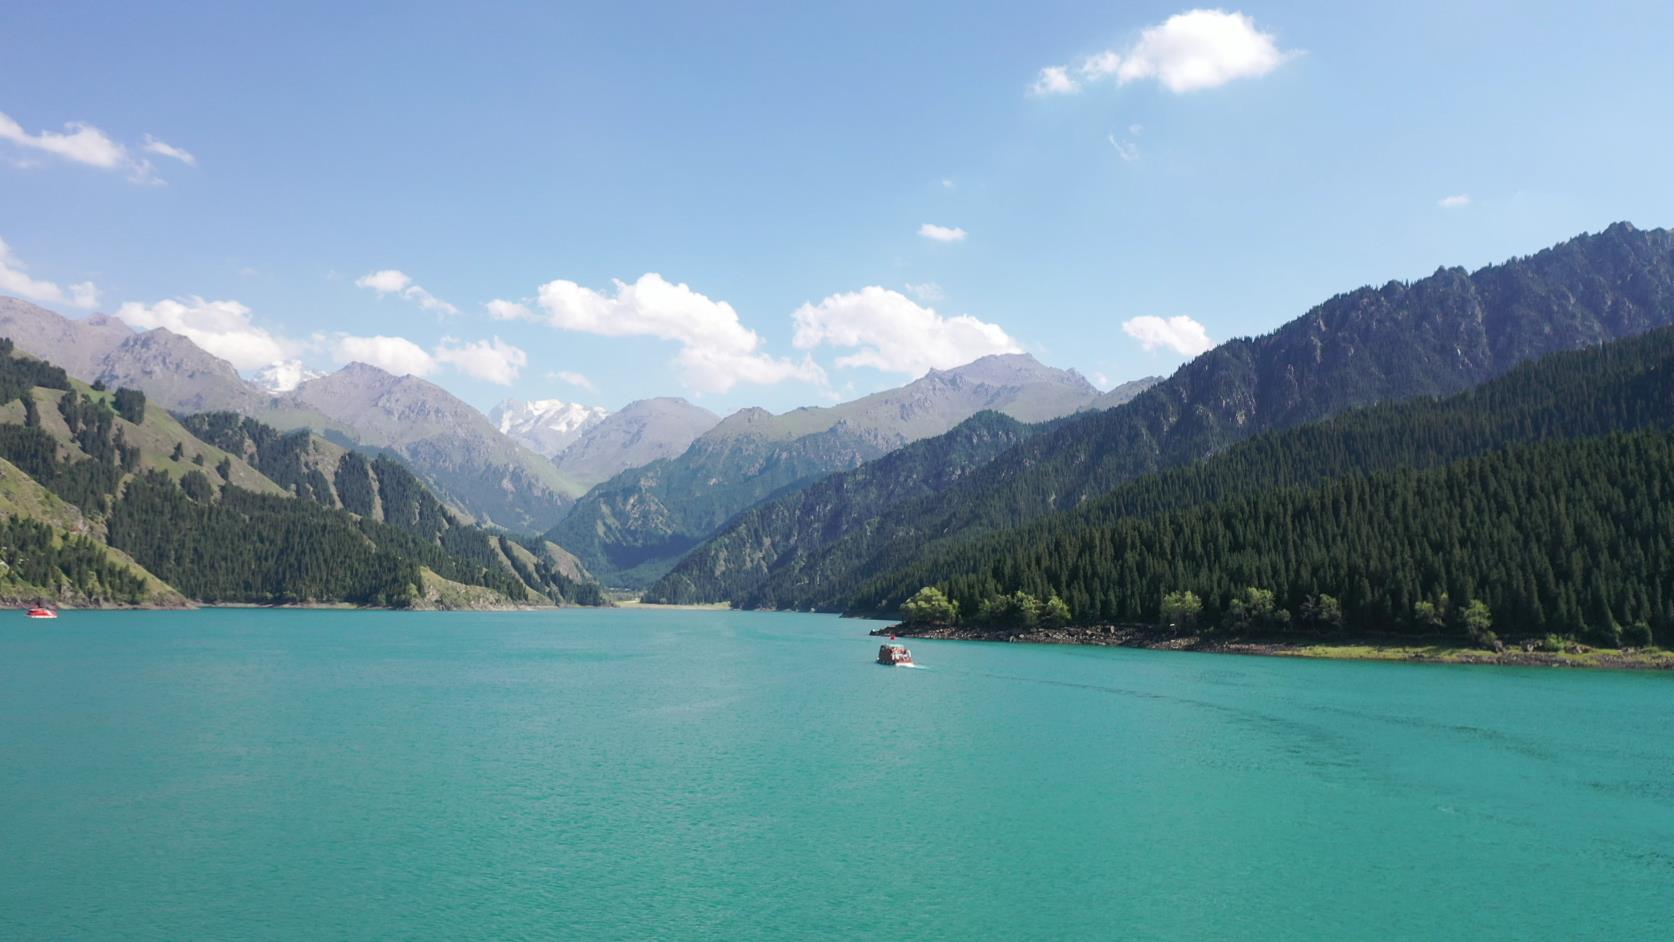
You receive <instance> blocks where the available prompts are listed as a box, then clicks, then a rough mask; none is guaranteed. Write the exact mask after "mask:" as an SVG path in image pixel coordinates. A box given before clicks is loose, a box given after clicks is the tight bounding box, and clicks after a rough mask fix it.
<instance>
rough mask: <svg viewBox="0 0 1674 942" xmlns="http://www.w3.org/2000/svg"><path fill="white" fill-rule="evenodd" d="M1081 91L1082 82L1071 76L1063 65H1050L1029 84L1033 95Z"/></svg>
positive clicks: (1067, 93) (1070, 93)
mask: <svg viewBox="0 0 1674 942" xmlns="http://www.w3.org/2000/svg"><path fill="white" fill-rule="evenodd" d="M1078 91H1081V83H1080V82H1077V81H1076V80H1075V79H1073V78H1070V74H1069V70H1068V69H1066V68H1064V67H1063V66H1061V65H1049V66H1047V67H1046V68H1044V69H1041V70H1040V74H1039V75H1037V76H1035V83H1034V84H1033V85H1030V86H1029V94H1031V95H1073V94H1075V93H1076V92H1078Z"/></svg>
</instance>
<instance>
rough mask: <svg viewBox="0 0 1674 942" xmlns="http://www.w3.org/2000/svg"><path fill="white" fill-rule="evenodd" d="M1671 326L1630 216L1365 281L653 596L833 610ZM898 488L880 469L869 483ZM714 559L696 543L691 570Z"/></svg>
mask: <svg viewBox="0 0 1674 942" xmlns="http://www.w3.org/2000/svg"><path fill="white" fill-rule="evenodd" d="M1671 322H1674V234H1671V233H1670V232H1668V231H1667V230H1655V229H1654V230H1648V231H1644V230H1638V229H1635V228H1634V227H1633V226H1631V225H1628V224H1626V223H1618V224H1616V225H1613V226H1611V227H1609V228H1608V229H1606V230H1605V231H1604V232H1601V233H1598V234H1593V235H1584V236H1580V237H1577V238H1575V239H1571V240H1569V241H1568V242H1565V243H1563V244H1561V245H1558V246H1555V247H1553V248H1550V249H1547V250H1545V251H1542V252H1540V253H1537V254H1535V255H1532V256H1528V257H1524V258H1518V259H1513V260H1511V261H1508V262H1505V263H1503V264H1500V265H1492V266H1488V267H1485V268H1482V269H1480V270H1478V271H1476V272H1474V273H1472V272H1466V271H1465V270H1463V269H1459V268H1444V269H1441V270H1439V271H1437V272H1436V273H1435V274H1433V275H1431V276H1429V277H1427V278H1424V279H1421V280H1419V281H1415V282H1411V283H1406V282H1390V283H1388V284H1385V285H1383V286H1382V287H1377V288H1373V287H1366V288H1361V289H1358V290H1356V291H1352V292H1349V293H1347V294H1342V295H1339V296H1337V297H1334V298H1332V299H1330V300H1328V301H1326V302H1325V303H1323V304H1321V305H1319V306H1317V307H1315V308H1314V309H1312V310H1310V311H1308V312H1307V313H1306V314H1304V315H1303V316H1301V317H1299V318H1297V319H1296V320H1293V321H1291V322H1289V323H1287V324H1285V325H1283V326H1281V327H1280V328H1278V329H1277V330H1275V331H1273V332H1271V333H1269V334H1266V335H1264V336H1261V337H1256V338H1240V339H1235V340H1232V341H1228V342H1227V343H1224V344H1221V345H1220V346H1218V347H1216V348H1215V349H1213V350H1210V351H1209V352H1207V353H1205V354H1203V355H1201V356H1199V357H1197V358H1196V359H1194V360H1192V361H1191V362H1189V363H1187V364H1186V365H1185V366H1183V367H1181V368H1180V369H1179V370H1178V371H1177V372H1176V373H1175V374H1174V375H1173V376H1171V377H1169V378H1168V379H1167V380H1165V381H1163V382H1161V383H1157V384H1156V385H1154V386H1152V387H1150V388H1149V389H1146V390H1145V391H1144V392H1142V393H1140V394H1139V395H1138V396H1136V397H1134V398H1133V400H1132V401H1130V402H1128V403H1127V404H1125V405H1122V406H1119V407H1116V408H1112V409H1107V410H1102V411H1093V412H1088V413H1086V414H1083V415H1079V416H1075V417H1073V418H1071V419H1067V420H1064V421H1062V422H1059V423H1057V424H1056V425H1055V426H1054V427H1052V428H1050V429H1047V430H1044V431H1042V432H1041V433H1040V434H1036V435H1033V436H1030V437H1028V438H1027V439H1026V440H1024V441H1021V442H1019V443H1018V444H1017V445H1015V446H1013V447H1011V448H1009V449H1007V450H1006V451H1004V452H1003V453H1001V454H1000V455H998V456H997V457H995V458H994V459H993V460H992V461H990V462H988V463H987V464H985V465H983V466H982V467H980V468H977V469H975V470H972V471H970V472H969V473H967V474H965V475H963V476H962V477H961V478H960V479H959V480H958V481H957V482H955V483H953V484H952V485H951V486H949V487H947V488H946V489H945V490H942V491H939V492H937V493H934V494H930V495H922V496H919V497H916V498H913V499H910V500H907V501H904V502H898V503H895V502H880V503H875V504H872V505H870V506H861V507H857V508H853V509H851V510H849V511H847V512H845V514H844V517H845V519H846V520H848V521H850V522H849V523H848V524H847V525H846V526H845V527H844V529H843V532H841V533H840V534H828V535H827V538H826V541H825V542H826V544H827V545H824V546H822V547H821V548H820V549H819V550H818V551H817V552H815V553H813V554H810V555H807V556H802V555H798V556H795V557H793V558H794V559H795V565H794V566H788V567H784V568H782V569H779V570H775V571H774V572H772V573H771V574H770V575H768V576H767V577H766V578H762V577H761V575H760V573H759V572H750V571H743V570H740V572H741V573H742V575H741V577H740V578H739V579H737V580H734V579H732V578H730V577H729V576H728V575H727V574H726V573H719V574H718V573H716V572H715V571H714V569H715V567H714V566H713V565H712V566H711V567H710V570H709V571H707V572H691V573H680V574H678V575H679V577H680V579H681V580H682V581H680V582H678V583H677V582H674V581H672V580H671V581H668V582H665V583H663V584H660V585H657V586H654V587H653V589H652V593H653V595H659V596H660V595H665V594H666V595H668V596H671V597H680V598H682V599H684V600H689V601H721V600H728V601H733V602H735V603H737V604H741V605H746V606H759V607H782V608H797V609H807V608H816V609H821V610H842V609H843V608H845V607H847V605H848V604H849V602H850V601H851V599H852V598H853V596H854V593H855V592H856V591H858V590H859V588H860V587H861V586H862V585H863V584H865V583H866V582H867V581H869V580H870V579H872V578H874V577H878V576H880V575H882V574H886V573H890V572H896V571H901V570H905V569H907V568H908V567H910V566H912V565H913V563H914V561H915V560H918V559H920V558H926V556H927V554H929V553H933V552H938V551H939V547H940V546H941V545H943V544H947V543H954V542H957V541H960V540H965V539H970V538H972V537H973V536H976V535H980V534H982V533H986V532H992V531H996V530H1002V529H1005V528H1008V527H1015V526H1017V525H1020V524H1023V523H1025V522H1027V521H1029V520H1033V519H1036V518H1039V517H1042V516H1044V515H1046V514H1049V513H1054V512H1057V511H1063V510H1069V509H1073V508H1075V507H1077V506H1079V505H1080V504H1082V503H1084V502H1085V501H1087V500H1090V499H1092V498H1095V497H1097V496H1099V495H1101V494H1103V493H1106V492H1108V491H1110V490H1111V489H1112V488H1114V487H1115V486H1117V485H1118V484H1120V483H1121V482H1123V481H1125V480H1129V479H1131V478H1134V477H1136V476H1139V475H1142V474H1146V473H1150V472H1154V471H1157V470H1160V469H1163V468H1168V467H1175V466H1179V465H1184V464H1188V463H1190V462H1192V461H1196V460H1199V459H1202V458H1205V457H1207V456H1210V455H1213V454H1215V453H1217V452H1219V451H1222V450H1224V449H1225V448H1227V447H1228V446H1230V445H1232V444H1234V443H1236V442H1238V441H1241V440H1243V439H1246V438H1249V437H1251V436H1253V435H1256V434H1259V433H1261V432H1264V431H1268V430H1273V429H1284V428H1291V427H1295V426H1297V425H1301V424H1303V423H1306V422H1309V421H1314V420H1318V419H1321V418H1325V417H1328V416H1331V415H1334V414H1336V413H1339V412H1342V411H1344V410H1346V409H1351V408H1354V407H1357V406H1363V405H1368V404H1372V403H1376V402H1381V401H1386V400H1394V399H1404V398H1410V397H1414V396H1434V395H1446V394H1451V393H1455V392H1458V391H1461V390H1464V389H1466V388H1469V387H1471V386H1473V385H1476V384H1478V383H1481V382H1483V381H1485V380H1488V379H1491V378H1493V377H1495V376H1498V375H1500V374H1502V373H1504V372H1505V371H1506V370H1508V369H1510V368H1511V367H1513V366H1515V365H1516V364H1518V363H1520V362H1523V361H1526V360H1529V359H1532V358H1535V357H1538V356H1541V355H1544V354H1547V353H1551V352H1554V351H1559V350H1566V349H1576V348H1582V347H1587V346H1592V345H1597V344H1600V343H1604V342H1607V341H1609V340H1612V339H1615V338H1620V337H1627V336H1632V335H1635V334H1639V333H1643V332H1645V331H1647V330H1650V329H1652V328H1655V327H1660V326H1665V325H1668V324H1669V323H1671ZM843 484H844V482H843V481H833V482H832V486H833V487H841V486H842V485H843ZM903 486H907V485H906V484H904V485H903ZM891 490H892V489H891V487H890V486H889V484H888V483H887V482H877V481H873V482H871V483H870V484H869V485H868V486H867V487H866V488H864V489H863V493H866V494H878V493H889V492H890V491H891ZM746 522H747V521H745V520H744V519H742V518H741V520H740V521H739V523H740V524H744V523H746ZM750 522H753V521H750ZM798 526H800V524H799V523H798V522H794V521H792V522H787V523H785V524H784V526H783V528H782V529H777V530H775V531H774V532H772V533H768V534H762V533H738V534H735V533H732V532H727V531H723V532H722V533H720V534H719V535H717V536H716V537H714V539H715V540H716V541H724V542H726V543H729V544H743V545H749V544H755V545H762V544H766V543H772V544H774V545H778V544H782V543H788V542H791V541H793V540H794V539H795V535H794V532H795V531H796V529H797V528H798ZM709 558H710V557H709V555H708V554H707V551H705V552H702V553H700V554H698V555H697V556H694V557H693V559H694V563H693V564H694V565H698V564H699V561H702V560H707V559H709ZM729 572H730V570H729Z"/></svg>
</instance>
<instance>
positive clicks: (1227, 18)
mask: <svg viewBox="0 0 1674 942" xmlns="http://www.w3.org/2000/svg"><path fill="white" fill-rule="evenodd" d="M1296 55H1297V54H1296V53H1295V52H1287V51H1282V50H1280V49H1279V46H1278V42H1277V40H1276V38H1275V37H1274V35H1273V34H1272V33H1264V32H1262V31H1261V30H1259V29H1257V28H1256V25H1255V20H1253V19H1251V18H1250V17H1249V16H1247V15H1245V14H1243V13H1229V12H1227V11H1225V10H1188V11H1186V12H1184V13H1176V14H1174V15H1173V16H1171V17H1169V18H1168V19H1166V20H1164V21H1163V22H1161V23H1159V24H1157V25H1156V26H1151V27H1148V28H1146V29H1145V30H1143V31H1142V32H1141V33H1140V34H1139V39H1138V41H1136V42H1135V43H1134V44H1133V45H1132V46H1130V47H1129V48H1128V49H1127V50H1125V51H1123V52H1117V51H1116V50H1114V49H1106V50H1104V51H1103V52H1099V53H1096V54H1094V55H1091V56H1088V57H1087V58H1086V59H1084V60H1082V63H1081V66H1080V68H1079V69H1078V70H1077V72H1078V73H1079V74H1080V75H1081V76H1082V78H1084V79H1086V80H1088V81H1096V80H1098V79H1101V78H1105V77H1108V76H1112V75H1113V76H1115V78H1116V82H1117V84H1120V85H1126V84H1128V83H1130V82H1137V81H1141V80H1145V79H1154V80H1156V81H1157V82H1158V83H1160V84H1161V85H1162V86H1163V87H1164V88H1166V89H1168V90H1169V91H1171V92H1174V93H1175V94H1182V93H1185V92H1194V91H1198V90H1200V89H1205V88H1216V87H1218V86H1221V85H1225V84H1226V83H1228V82H1232V81H1236V80H1238V79H1246V78H1259V77H1260V76H1263V75H1266V74H1267V73H1269V72H1272V71H1273V70H1274V69H1277V68H1278V67H1279V66H1281V65H1283V64H1285V62H1287V61H1289V60H1290V59H1292V58H1294V57H1295V56H1296ZM1080 87H1081V86H1080V84H1079V83H1077V82H1076V81H1075V79H1073V78H1071V77H1070V76H1069V74H1068V73H1067V72H1066V71H1065V70H1064V69H1063V68H1062V67H1061V66H1052V67H1048V68H1045V69H1042V70H1041V72H1040V77H1039V78H1037V79H1036V80H1035V84H1034V86H1033V87H1032V90H1033V91H1034V93H1035V94H1037V95H1046V94H1053V93H1066V92H1074V91H1078V90H1080ZM1133 133H1134V134H1138V133H1139V132H1138V131H1137V130H1135V131H1134V132H1133Z"/></svg>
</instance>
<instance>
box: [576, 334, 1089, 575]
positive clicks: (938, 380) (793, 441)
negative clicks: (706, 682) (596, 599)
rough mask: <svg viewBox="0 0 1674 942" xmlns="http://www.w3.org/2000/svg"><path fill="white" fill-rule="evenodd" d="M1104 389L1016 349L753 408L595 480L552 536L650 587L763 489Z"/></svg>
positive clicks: (1065, 408) (1079, 403) (1054, 410)
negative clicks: (832, 396)
mask: <svg viewBox="0 0 1674 942" xmlns="http://www.w3.org/2000/svg"><path fill="white" fill-rule="evenodd" d="M1098 396H1099V391H1098V390H1097V389H1096V388H1095V387H1094V386H1093V385H1092V384H1091V383H1088V382H1087V381H1086V380H1085V379H1083V378H1082V377H1081V376H1080V374H1078V373H1075V372H1074V371H1068V370H1057V369H1052V368H1050V367H1046V366H1043V365H1041V364H1040V363H1038V362H1036V361H1035V360H1034V358H1032V357H1030V356H1027V355H1024V354H1013V355H1005V356H989V357H983V358H982V359H979V360H976V361H974V362H972V363H969V364H966V365H965V366H962V367H959V368H957V369H952V370H932V371H931V372H930V373H929V374H927V375H925V376H924V377H922V378H920V379H918V380H916V381H914V382H912V383H908V384H907V385H905V386H902V387H900V388H897V389H890V390H886V391H884V392H879V393H874V394H873V395H870V396H865V397H863V398H860V399H856V400H854V401H852V402H846V403H842V404H840V405H836V406H826V407H808V408H802V409H796V410H793V411H791V412H787V413H785V414H783V415H773V414H772V413H769V412H767V411H766V410H765V409H744V410H741V411H739V412H736V413H734V414H732V415H731V416H728V417H727V418H726V419H725V420H723V421H722V422H721V423H720V424H719V425H717V426H715V427H714V428H713V429H710V430H709V431H708V432H705V433H704V434H703V435H702V436H700V437H699V438H698V439H697V440H696V441H694V442H693V443H692V445H691V447H690V448H688V449H687V450H686V451H685V452H684V453H682V454H681V455H680V456H678V457H676V458H668V459H663V460H660V461H654V462H652V463H650V464H648V465H646V466H644V467H640V468H634V469H631V470H628V471H624V472H622V473H621V474H618V475H616V476H615V477H613V478H611V479H610V480H608V481H605V482H604V483H602V484H600V485H598V486H597V487H594V488H593V489H592V490H591V491H588V492H587V494H586V496H585V497H583V498H582V499H581V500H580V501H578V502H577V504H576V506H575V509H574V510H572V511H571V512H570V514H569V515H568V516H567V517H565V518H564V520H563V521H562V522H560V523H559V524H558V526H557V527H555V528H554V529H553V530H552V531H551V533H550V534H549V536H550V537H551V539H552V540H553V541H554V542H556V543H558V544H560V545H562V546H565V547H568V548H569V549H570V550H572V551H573V552H575V553H576V555H577V556H579V557H580V558H581V559H582V561H583V562H584V563H586V565H587V567H588V568H589V569H591V570H592V571H593V572H594V573H596V574H598V575H599V576H600V577H601V578H603V579H607V580H610V581H613V582H615V583H617V584H622V585H644V584H647V583H649V582H650V581H652V580H654V579H655V578H656V577H658V576H660V575H662V573H663V572H666V571H667V570H668V568H669V567H670V566H672V565H673V564H674V562H675V561H677V560H678V559H679V558H680V557H681V556H682V555H684V554H685V553H686V552H687V551H688V550H690V549H691V548H692V547H693V546H695V545H697V543H698V542H700V541H701V540H702V539H704V538H705V537H707V536H709V535H710V534H711V533H713V532H714V531H715V530H716V529H717V528H718V527H720V526H721V525H722V524H724V523H725V522H726V521H727V520H728V519H730V518H731V517H732V516H733V515H734V514H736V513H738V512H739V511H741V510H743V509H745V508H747V507H749V506H751V505H752V504H755V503H756V502H758V501H760V500H762V499H763V498H766V497H769V496H771V495H773V494H776V493H781V492H786V491H789V490H792V489H796V488H800V487H803V486H805V485H807V484H808V483H810V482H812V481H813V480H815V479H817V478H819V477H821V476H823V475H825V474H828V473H830V472H832V471H838V470H845V469H848V468H853V467H856V466H858V465H860V464H862V463H864V462H866V461H870V460H872V459H873V458H877V457H880V456H882V455H884V454H886V453H888V452H890V451H893V450H895V449H896V448H899V447H901V446H902V445H905V444H907V443H908V442H912V441H917V440H919V439H922V438H927V437H930V436H933V435H939V434H941V433H942V432H945V431H947V430H948V429H950V428H952V427H953V426H954V425H957V424H958V423H960V422H962V421H964V420H965V419H967V418H969V417H971V416H972V415H975V414H976V413H978V412H981V411H984V410H993V411H997V412H1002V413H1005V414H1007V415H1009V416H1011V417H1012V418H1015V419H1019V420H1022V421H1026V422H1028V421H1041V420H1044V419H1050V418H1055V417H1057V416H1061V415H1065V414H1068V413H1072V412H1075V411H1076V410H1078V409H1083V408H1086V407H1088V406H1089V405H1091V404H1092V402H1093V401H1094V400H1095V399H1097V398H1098Z"/></svg>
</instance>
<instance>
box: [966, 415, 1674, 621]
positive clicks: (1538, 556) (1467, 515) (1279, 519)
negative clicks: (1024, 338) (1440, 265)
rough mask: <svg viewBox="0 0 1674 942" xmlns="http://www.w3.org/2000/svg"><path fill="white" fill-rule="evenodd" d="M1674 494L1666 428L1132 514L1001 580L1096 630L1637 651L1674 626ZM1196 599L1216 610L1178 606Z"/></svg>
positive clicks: (1016, 606)
mask: <svg viewBox="0 0 1674 942" xmlns="http://www.w3.org/2000/svg"><path fill="white" fill-rule="evenodd" d="M1670 497H1674V436H1671V435H1670V434H1669V433H1668V432H1666V431H1660V430H1659V431H1644V432H1637V433H1633V434H1629V435H1611V436H1606V437H1603V438H1583V439H1574V440H1559V441H1550V442H1545V443H1541V444H1538V445H1529V446H1518V447H1514V448H1509V449H1504V450H1500V451H1495V452H1491V453H1489V454H1486V455H1483V456H1480V457H1476V458H1468V459H1465V460H1462V461H1459V462H1457V463H1454V464H1451V465H1447V466H1446V467H1443V468H1438V469H1431V470H1422V471H1420V470H1412V469H1403V470H1398V471H1390V472H1383V473H1380V474H1377V475H1373V476H1371V477H1365V476H1360V475H1350V476H1347V477H1344V478H1339V479H1336V480H1332V481H1329V482H1327V483H1325V484H1322V485H1319V486H1316V487H1310V488H1280V489H1277V490H1271V491H1267V492H1264V493H1262V494H1259V495H1256V496H1252V497H1247V498H1242V499H1236V500H1229V501H1224V502H1218V503H1211V504H1206V505H1203V506H1200V507H1194V508H1191V509H1187V510H1178V511H1170V512H1165V513H1161V514H1157V515H1154V516H1150V517H1127V518H1123V519H1121V520H1119V521H1117V522H1115V523H1113V524H1111V525H1109V526H1106V527H1097V528H1090V529H1086V530H1083V531H1080V532H1078V533H1077V534H1075V535H1073V536H1064V537H1062V538H1057V537H1055V538H1054V539H1053V540H1052V541H1051V542H1050V543H1049V544H1047V545H1044V546H1038V547H1034V548H1032V550H1031V552H1030V553H1029V554H1028V555H1027V556H1026V557H1025V558H1024V559H1021V560H1013V561H1011V562H1008V563H1004V564H1001V568H1002V569H1003V570H1005V571H1006V572H1007V574H1008V576H1009V577H1011V578H1015V579H1016V580H1017V581H1018V582H1019V583H1022V584H1027V583H1037V584H1039V585H1040V586H1041V588H1042V589H1043V590H1045V591H1046V592H1048V593H1053V592H1055V590H1056V588H1057V585H1058V583H1060V582H1061V583H1062V585H1064V586H1065V587H1066V588H1068V589H1069V591H1070V592H1071V593H1072V594H1075V595H1077V596H1080V597H1084V598H1086V599H1088V600H1089V602H1088V605H1089V608H1088V609H1086V610H1085V611H1083V612H1082V613H1080V614H1076V613H1075V610H1074V606H1073V604H1072V605H1071V607H1070V611H1069V613H1068V614H1069V620H1071V621H1082V622H1084V623H1103V622H1110V621H1124V622H1130V623H1131V622H1151V623H1156V622H1158V621H1159V620H1164V619H1167V620H1170V621H1176V623H1178V621H1184V620H1195V621H1197V622H1198V627H1211V628H1220V629H1223V630H1230V631H1236V632H1239V633H1252V632H1253V633H1259V634H1266V635H1275V636H1283V635H1291V634H1314V635H1317V634H1322V633H1336V632H1340V631H1350V632H1390V631H1404V632H1409V633H1413V634H1422V635H1431V634H1436V633H1438V632H1451V633H1454V634H1456V635H1457V636H1458V637H1459V638H1460V639H1462V640H1463V639H1469V640H1471V641H1474V642H1475V643H1477V644H1479V645H1491V644H1493V643H1495V637H1494V635H1491V634H1489V632H1491V631H1492V632H1495V633H1496V634H1498V635H1503V636H1505V637H1507V638H1511V639H1521V638H1542V637H1545V636H1547V635H1557V636H1560V637H1580V638H1584V639H1587V640H1589V641H1591V642H1592V643H1595V644H1599V645H1602V646H1605V647H1619V646H1621V645H1622V644H1624V643H1626V644H1629V645H1632V646H1636V647H1637V646H1643V645H1648V644H1650V643H1652V642H1653V639H1655V638H1665V637H1667V636H1668V635H1669V633H1670V632H1671V630H1674V554H1670V552H1669V545H1668V541H1669V534H1670V533H1674V500H1670ZM1049 572H1050V573H1051V575H1048V573H1049ZM952 582H953V584H954V585H955V586H956V587H955V589H954V592H955V594H956V597H957V598H958V601H959V604H960V611H962V612H975V613H977V617H976V620H977V621H979V622H984V621H986V622H988V623H991V624H996V625H1002V626H1003V625H1016V626H1018V627H1024V626H1032V622H1033V620H1034V618H1035V617H1038V616H1034V615H1032V613H1031V610H1032V609H1034V607H1035V606H1034V604H1033V600H1034V599H1037V598H1039V597H1040V596H1036V595H1030V594H1028V593H1026V592H1025V594H1024V595H1023V596H1018V595H1016V594H1013V595H1012V596H1011V598H1010V599H1000V598H999V597H998V595H997V593H996V596H993V597H977V596H975V595H972V594H968V593H967V588H966V587H968V586H969V585H971V583H970V582H969V581H968V579H964V578H959V579H954V580H952ZM1186 592H1190V593H1191V597H1192V598H1195V599H1196V600H1199V601H1200V602H1201V608H1198V607H1197V606H1195V605H1192V604H1190V603H1188V602H1185V597H1184V596H1183V595H1176V596H1175V597H1174V599H1168V596H1169V595H1171V594H1174V593H1186ZM985 602H986V604H985ZM1165 606H1166V608H1165ZM1107 616H1108V617H1107Z"/></svg>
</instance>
